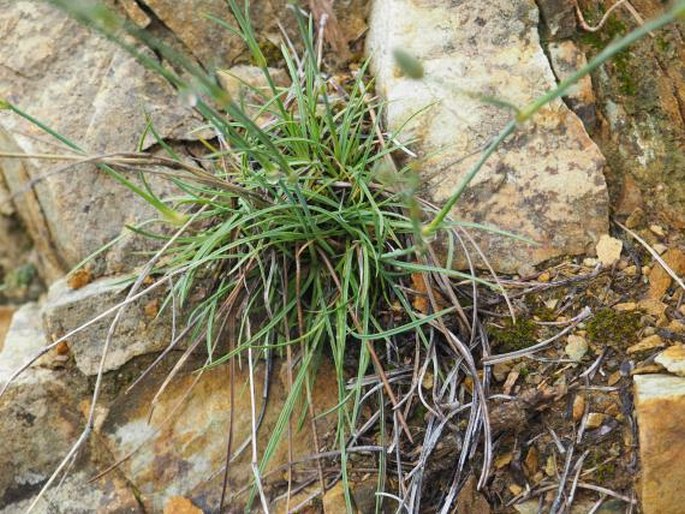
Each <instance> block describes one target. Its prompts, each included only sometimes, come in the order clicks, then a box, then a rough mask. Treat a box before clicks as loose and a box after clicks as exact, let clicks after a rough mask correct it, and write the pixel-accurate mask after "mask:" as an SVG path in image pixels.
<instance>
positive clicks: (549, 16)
mask: <svg viewBox="0 0 685 514" xmlns="http://www.w3.org/2000/svg"><path fill="white" fill-rule="evenodd" d="M537 4H538V7H539V8H540V14H541V15H542V19H543V21H544V22H545V23H544V26H545V33H546V37H547V39H554V40H560V39H564V38H567V37H571V36H573V35H574V34H575V32H576V12H575V9H574V2H573V0H538V1H537Z"/></svg>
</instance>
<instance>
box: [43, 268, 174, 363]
mask: <svg viewBox="0 0 685 514" xmlns="http://www.w3.org/2000/svg"><path fill="white" fill-rule="evenodd" d="M125 292H126V284H123V283H122V279H121V277H118V278H105V279H100V280H97V281H95V282H92V283H90V284H88V285H86V286H84V287H82V288H81V289H70V288H69V286H68V285H67V281H66V280H65V279H62V280H58V281H57V282H55V283H54V284H53V285H52V287H51V288H50V290H49V292H48V297H47V299H46V301H45V305H44V307H43V316H44V320H45V327H46V330H47V333H48V334H50V336H51V337H52V338H53V339H57V338H59V337H62V336H63V335H65V334H66V333H68V332H70V331H72V330H74V329H75V328H77V327H79V326H80V325H82V324H83V323H86V322H88V321H90V320H91V319H93V318H95V317H96V316H98V315H100V314H101V313H103V312H104V311H106V310H107V309H109V308H111V307H113V306H115V305H117V304H118V303H120V302H122V301H124V300H125V298H126V294H125ZM159 305H160V299H159V296H156V295H154V294H153V293H152V292H151V293H150V295H146V296H143V297H141V298H140V299H138V300H137V301H135V302H133V303H132V304H130V305H129V306H128V307H127V308H126V310H125V313H124V315H123V316H121V319H120V321H119V324H118V326H117V329H116V330H115V332H114V337H113V338H112V342H111V345H110V348H109V351H108V353H107V360H106V361H105V367H104V370H105V371H111V370H113V369H118V368H119V367H121V366H122V365H123V364H125V363H126V362H128V361H129V360H131V359H132V358H133V357H136V356H138V355H143V354H146V353H151V352H156V351H160V350H162V349H164V348H165V347H166V346H167V345H168V344H169V343H170V341H171V316H170V315H167V314H165V313H168V310H167V311H165V312H163V313H162V314H161V315H160V316H158V311H159ZM112 319H113V315H112V316H109V317H107V318H104V319H102V320H100V321H98V322H97V323H94V324H93V325H91V326H89V327H87V328H86V329H84V330H82V331H80V332H78V333H77V334H74V335H73V336H72V337H70V338H69V340H68V345H69V349H70V352H71V354H72V355H73V356H74V359H75V360H76V366H78V368H79V370H80V371H81V372H82V373H84V374H86V375H95V374H97V372H98V369H99V367H100V359H101V358H102V351H103V347H104V344H105V339H106V337H107V332H108V331H109V327H110V324H111V322H112Z"/></svg>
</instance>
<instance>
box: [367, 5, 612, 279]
mask: <svg viewBox="0 0 685 514" xmlns="http://www.w3.org/2000/svg"><path fill="white" fill-rule="evenodd" d="M538 20H539V18H538V10H537V7H536V5H535V2H534V1H533V0H515V1H511V2H503V3H502V2H482V1H480V0H460V1H457V2H449V3H440V2H424V1H418V0H378V1H376V2H374V5H373V9H372V13H371V18H370V33H369V37H368V41H367V45H368V52H369V54H370V56H371V58H372V68H373V71H374V72H375V74H376V76H377V88H378V91H379V93H380V94H381V95H382V96H383V97H384V98H385V99H386V100H387V110H386V116H387V119H388V124H389V128H390V129H391V130H398V129H399V128H400V127H404V130H403V131H402V133H401V138H402V139H404V140H407V141H414V143H413V145H414V146H413V147H414V149H415V150H416V151H417V152H418V154H419V158H420V160H419V163H420V175H421V177H422V179H423V182H424V183H425V184H426V188H425V191H424V192H423V194H425V195H427V196H429V197H431V198H432V199H433V200H435V201H436V202H444V201H445V200H446V199H447V198H448V197H449V196H450V195H451V193H452V192H453V191H454V190H455V189H456V188H457V187H458V186H459V184H460V183H461V182H462V179H463V177H464V175H465V174H466V173H467V171H468V170H469V169H470V168H471V167H472V166H473V165H474V163H475V162H476V161H477V160H478V159H479V153H480V150H481V149H482V148H484V146H485V145H487V144H488V143H489V141H491V139H492V138H493V137H494V136H495V135H496V134H497V133H498V132H499V131H500V130H501V129H502V128H503V127H504V126H505V125H506V124H507V123H508V121H509V120H510V119H511V118H512V113H511V112H509V111H508V110H505V109H503V108H501V107H500V106H497V105H494V104H493V103H488V102H487V101H485V100H484V99H483V95H485V96H487V97H494V98H497V99H501V100H506V101H507V102H509V103H512V104H514V105H517V106H521V107H522V106H524V105H526V104H528V103H529V102H531V101H532V100H533V99H535V98H537V97H539V96H540V95H541V94H543V93H544V92H545V91H547V90H548V89H550V88H553V87H554V86H555V85H556V82H555V77H554V74H553V72H552V69H551V67H550V64H549V62H548V60H547V57H546V56H545V54H544V52H543V50H542V48H541V46H540V41H539V36H538ZM397 48H399V49H402V50H404V51H405V52H408V53H410V54H412V55H414V56H415V57H416V58H417V59H418V60H419V61H420V62H421V63H422V64H423V67H424V77H423V78H422V79H421V80H415V79H411V78H409V77H407V76H404V75H402V74H401V73H400V70H399V69H398V68H397V66H396V63H395V60H394V58H393V51H394V50H395V49H397ZM478 95H481V96H480V97H479V96H478ZM405 124H406V125H405ZM603 166H604V157H603V156H602V154H601V153H600V151H599V149H598V148H597V146H596V145H595V144H594V143H593V142H592V140H591V139H590V138H589V136H588V135H587V133H586V132H585V129H584V128H583V125H582V123H581V122H580V120H579V119H578V117H577V116H576V115H575V114H573V113H572V112H571V111H570V110H569V109H568V108H567V107H566V106H565V105H564V104H563V102H561V101H560V100H557V101H555V102H552V103H551V104H550V105H548V106H547V107H546V108H544V109H542V110H541V111H540V112H539V113H538V115H537V116H536V117H535V118H534V119H533V120H532V122H529V123H527V124H525V125H523V126H522V127H520V128H519V130H518V131H517V133H516V134H515V135H514V136H513V137H511V138H510V139H509V140H507V141H506V142H505V143H504V144H503V145H502V146H501V147H500V149H499V150H498V151H497V152H496V153H495V155H493V157H492V158H491V159H490V160H489V161H488V162H487V163H486V165H485V166H484V167H483V169H481V171H480V173H479V175H477V176H476V178H475V180H474V181H473V182H472V183H471V185H470V187H469V188H468V189H467V190H466V192H465V193H464V195H463V196H462V198H461V200H460V201H459V203H458V204H457V207H456V209H455V211H454V212H453V216H454V218H455V219H457V220H459V219H465V220H467V221H472V222H477V223H484V224H489V225H494V226H495V227H498V228H500V229H503V230H508V231H511V232H514V233H516V234H518V235H521V236H525V237H527V238H529V239H531V240H533V241H535V242H536V243H537V244H536V245H529V244H525V243H522V242H518V241H515V240H512V239H510V238H506V237H503V236H495V235H492V234H488V233H486V232H482V231H473V235H474V236H475V237H476V241H477V243H478V244H479V245H480V247H481V249H482V250H483V252H484V253H485V255H486V256H487V257H488V259H489V260H490V262H491V263H492V264H493V265H494V267H495V268H496V269H498V270H500V271H504V272H513V271H516V270H517V269H518V268H519V267H521V266H522V265H526V266H530V265H534V264H537V263H539V262H542V261H544V260H547V259H550V258H552V257H556V256H559V255H568V254H571V255H572V254H583V253H586V252H590V253H592V252H593V248H594V244H595V243H596V242H597V240H598V239H599V237H600V235H602V234H604V233H606V232H607V229H608V195H607V190H606V184H605V180H604V176H603V174H602V169H603ZM462 264H463V260H462Z"/></svg>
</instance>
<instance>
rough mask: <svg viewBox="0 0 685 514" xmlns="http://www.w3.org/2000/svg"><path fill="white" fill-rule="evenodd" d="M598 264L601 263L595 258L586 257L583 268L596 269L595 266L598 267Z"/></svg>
mask: <svg viewBox="0 0 685 514" xmlns="http://www.w3.org/2000/svg"><path fill="white" fill-rule="evenodd" d="M598 262H599V261H598V260H597V259H595V258H594V257H585V259H583V266H586V267H588V268H594V267H595V266H597V263H598Z"/></svg>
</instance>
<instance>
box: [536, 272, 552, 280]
mask: <svg viewBox="0 0 685 514" xmlns="http://www.w3.org/2000/svg"><path fill="white" fill-rule="evenodd" d="M551 278H552V276H551V275H550V274H549V272H548V271H545V272H543V273H540V276H539V277H538V282H549V281H550V279H551Z"/></svg>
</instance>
